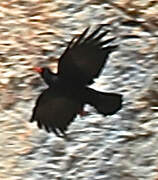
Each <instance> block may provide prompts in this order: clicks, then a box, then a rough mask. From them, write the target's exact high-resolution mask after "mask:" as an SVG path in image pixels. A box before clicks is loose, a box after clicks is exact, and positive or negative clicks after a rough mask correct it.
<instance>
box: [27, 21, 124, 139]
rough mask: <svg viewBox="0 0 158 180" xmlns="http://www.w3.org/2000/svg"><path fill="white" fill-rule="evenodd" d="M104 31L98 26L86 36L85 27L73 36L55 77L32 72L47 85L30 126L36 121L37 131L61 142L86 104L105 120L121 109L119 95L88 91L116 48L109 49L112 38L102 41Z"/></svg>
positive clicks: (46, 69) (44, 69)
mask: <svg viewBox="0 0 158 180" xmlns="http://www.w3.org/2000/svg"><path fill="white" fill-rule="evenodd" d="M103 27H104V25H103V24H101V25H99V26H98V27H97V28H96V29H95V30H94V31H93V32H92V33H90V34H89V35H87V34H88V32H89V29H90V27H88V28H86V29H85V30H84V31H83V33H82V34H81V35H80V36H78V37H76V36H75V37H74V38H73V39H72V40H71V41H70V42H69V44H68V46H67V48H66V49H65V51H64V53H63V54H62V55H61V57H60V58H59V62H58V68H57V69H58V71H57V73H53V72H52V71H51V70H50V68H49V67H35V68H34V70H35V71H36V72H39V73H40V75H41V77H42V78H43V80H44V81H45V83H46V84H47V85H48V88H47V89H45V90H44V91H43V92H42V93H41V94H40V95H39V97H38V98H37V100H36V103H35V106H34V108H33V113H32V116H31V119H30V122H34V121H36V122H37V126H38V127H39V128H40V129H43V128H44V129H45V130H46V131H47V132H48V133H49V132H53V133H54V134H55V135H56V136H58V137H62V138H63V137H66V131H67V130H68V127H69V125H70V124H71V123H72V122H73V121H74V120H75V117H76V116H77V114H82V112H83V107H84V105H85V104H90V105H92V106H94V107H95V108H96V110H97V111H98V113H100V114H103V115H104V116H106V115H113V114H115V113H116V112H117V111H118V110H120V109H121V108H122V95H121V94H117V93H105V92H99V91H97V90H94V89H92V88H90V87H89V85H91V84H93V83H94V78H97V77H98V76H99V75H100V73H101V70H102V68H103V67H104V65H105V63H106V61H107V59H108V56H109V54H110V53H111V52H112V51H114V50H115V49H116V48H117V47H118V45H108V44H109V43H111V42H112V41H114V40H115V39H116V38H115V37H114V38H110V39H107V40H102V38H103V37H104V36H106V35H107V33H108V32H109V31H104V30H103ZM101 30H102V31H101ZM101 40H102V41H101Z"/></svg>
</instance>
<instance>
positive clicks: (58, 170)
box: [0, 0, 158, 180]
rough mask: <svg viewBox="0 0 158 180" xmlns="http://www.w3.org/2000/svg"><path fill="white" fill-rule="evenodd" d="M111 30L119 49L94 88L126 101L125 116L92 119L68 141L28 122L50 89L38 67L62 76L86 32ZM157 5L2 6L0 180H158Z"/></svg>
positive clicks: (123, 0)
mask: <svg viewBox="0 0 158 180" xmlns="http://www.w3.org/2000/svg"><path fill="white" fill-rule="evenodd" d="M100 23H105V24H108V27H107V29H109V30H111V32H110V34H109V36H116V37H118V38H117V40H116V43H118V44H119V48H118V49H117V50H116V51H115V52H113V53H112V54H111V56H110V57H109V60H108V63H107V65H106V68H105V69H104V70H103V72H102V75H101V76H100V77H99V78H98V79H96V83H95V84H94V85H93V87H94V88H96V89H98V90H101V91H109V92H118V93H122V94H123V95H124V102H123V109H122V110H121V111H119V112H118V113H117V114H115V115H113V116H108V117H103V116H102V115H99V114H97V113H96V112H95V111H94V109H92V108H89V107H87V108H88V109H89V111H90V115H88V116H86V117H84V118H80V117H77V118H76V120H75V122H74V123H72V125H71V126H70V128H69V131H68V135H69V137H70V139H69V140H67V141H66V140H63V139H60V138H57V137H55V136H54V135H53V134H47V133H45V132H44V131H42V130H38V129H37V127H36V125H35V124H30V123H29V122H28V121H29V118H30V116H31V113H32V108H33V106H34V103H35V101H36V99H37V97H38V95H39V94H40V93H41V91H42V90H43V89H44V88H46V86H45V85H44V83H43V81H42V80H41V79H40V77H39V75H37V74H35V73H34V72H33V71H32V67H33V66H36V65H48V66H50V67H51V68H52V70H54V71H55V70H56V65H57V59H58V58H59V57H60V55H61V54H62V52H63V51H64V49H65V47H66V46H67V43H68V42H69V41H70V40H71V39H72V37H74V36H75V35H78V34H80V33H81V32H82V31H83V30H84V29H85V28H86V27H87V26H91V27H92V29H93V28H95V27H96V25H97V24H100ZM157 26H158V2H157V1H156V0H155V1H154V0H133V1H129V0H117V1H116V0H113V1H112V0H106V1H103V0H100V1H96V0H95V1H91V0H81V1H74V0H69V1H67V0H54V1H53V0H12V1H6V0H1V1H0V102H1V103H0V139H1V141H0V179H4V180H5V179H6V180H21V179H24V180H43V179H47V180H52V179H60V180H77V179H83V180H92V179H96V180H120V179H121V180H157V179H158V100H157V99H158V65H157V64H158V63H157V58H158V53H157V51H158V45H157V44H158V31H157V29H158V28H157Z"/></svg>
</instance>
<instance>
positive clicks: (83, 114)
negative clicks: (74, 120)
mask: <svg viewBox="0 0 158 180" xmlns="http://www.w3.org/2000/svg"><path fill="white" fill-rule="evenodd" d="M88 114H89V112H88V111H84V110H83V109H82V110H81V111H79V115H80V116H81V117H83V116H87V115H88Z"/></svg>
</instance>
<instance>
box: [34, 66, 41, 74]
mask: <svg viewBox="0 0 158 180" xmlns="http://www.w3.org/2000/svg"><path fill="white" fill-rule="evenodd" d="M33 70H34V71H35V72H38V73H42V72H43V69H42V68H41V67H34V68H33Z"/></svg>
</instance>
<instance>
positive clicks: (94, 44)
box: [58, 25, 117, 85]
mask: <svg viewBox="0 0 158 180" xmlns="http://www.w3.org/2000/svg"><path fill="white" fill-rule="evenodd" d="M103 26H104V25H100V26H99V27H98V28H97V29H96V30H95V31H94V32H93V33H91V34H90V35H89V36H86V34H87V32H88V30H89V28H87V29H86V30H85V31H84V32H83V33H82V34H81V35H80V36H79V37H78V38H73V39H72V41H71V42H70V43H69V45H68V47H67V49H66V50H65V52H64V53H63V55H62V56H61V58H60V60H59V64H58V74H59V77H60V78H61V79H64V80H68V79H71V81H72V82H73V83H75V82H76V83H78V84H81V85H86V84H89V83H91V82H92V79H93V78H95V77H97V76H98V75H99V73H100V71H101V69H102V67H103V66H104V63H105V62H106V60H107V58H108V55H109V54H110V52H112V51H113V50H114V49H115V48H116V47H117V45H107V44H108V43H110V42H112V41H113V40H114V39H115V38H111V39H108V40H104V41H101V39H102V38H103V37H104V36H106V34H107V33H108V31H102V32H100V31H101V29H102V28H103Z"/></svg>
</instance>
